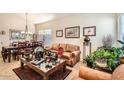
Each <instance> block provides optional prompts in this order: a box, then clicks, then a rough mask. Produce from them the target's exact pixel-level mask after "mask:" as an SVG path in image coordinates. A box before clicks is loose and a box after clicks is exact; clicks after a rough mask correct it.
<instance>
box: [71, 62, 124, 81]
mask: <svg viewBox="0 0 124 93" xmlns="http://www.w3.org/2000/svg"><path fill="white" fill-rule="evenodd" d="M84 79H85V80H124V64H122V65H120V66H118V67H117V68H116V69H115V70H114V72H113V73H112V74H109V73H106V72H102V71H99V70H95V69H91V68H88V67H85V66H81V67H80V70H79V75H78V76H75V77H73V78H72V80H84Z"/></svg>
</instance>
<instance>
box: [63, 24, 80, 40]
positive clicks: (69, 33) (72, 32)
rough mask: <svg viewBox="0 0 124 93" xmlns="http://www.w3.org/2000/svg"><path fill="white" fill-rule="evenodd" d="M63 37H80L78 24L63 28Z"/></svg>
mask: <svg viewBox="0 0 124 93" xmlns="http://www.w3.org/2000/svg"><path fill="white" fill-rule="evenodd" d="M65 38H80V26H74V27H67V28H65Z"/></svg>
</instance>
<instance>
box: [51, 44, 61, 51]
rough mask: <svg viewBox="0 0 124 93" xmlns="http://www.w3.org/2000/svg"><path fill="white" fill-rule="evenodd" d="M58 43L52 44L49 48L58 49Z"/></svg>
mask: <svg viewBox="0 0 124 93" xmlns="http://www.w3.org/2000/svg"><path fill="white" fill-rule="evenodd" d="M58 48H59V44H52V46H51V49H52V50H58Z"/></svg>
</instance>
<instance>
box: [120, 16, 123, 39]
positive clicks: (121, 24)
mask: <svg viewBox="0 0 124 93" xmlns="http://www.w3.org/2000/svg"><path fill="white" fill-rule="evenodd" d="M119 40H121V41H124V14H121V15H120V16H119Z"/></svg>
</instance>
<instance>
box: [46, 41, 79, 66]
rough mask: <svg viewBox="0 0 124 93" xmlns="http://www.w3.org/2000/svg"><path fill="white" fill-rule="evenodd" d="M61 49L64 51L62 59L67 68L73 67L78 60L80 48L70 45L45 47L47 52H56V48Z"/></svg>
mask: <svg viewBox="0 0 124 93" xmlns="http://www.w3.org/2000/svg"><path fill="white" fill-rule="evenodd" d="M59 47H62V48H63V50H64V53H63V56H62V58H64V59H65V60H66V64H67V65H69V66H74V65H75V64H76V63H77V62H79V60H80V54H81V51H80V47H79V46H77V45H72V44H61V43H60V44H52V45H51V46H49V47H47V49H48V50H50V51H53V52H57V51H58V48H59Z"/></svg>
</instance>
